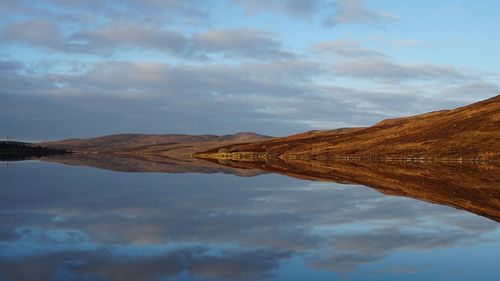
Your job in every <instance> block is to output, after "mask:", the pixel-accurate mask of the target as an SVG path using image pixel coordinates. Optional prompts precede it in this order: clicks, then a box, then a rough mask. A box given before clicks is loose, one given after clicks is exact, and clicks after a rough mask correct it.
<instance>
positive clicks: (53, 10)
mask: <svg viewBox="0 0 500 281" xmlns="http://www.w3.org/2000/svg"><path fill="white" fill-rule="evenodd" d="M0 5H3V6H4V7H5V11H8V13H7V12H6V13H4V15H5V16H6V17H11V16H12V15H13V14H14V15H23V16H35V17H38V18H40V19H45V20H58V21H62V22H64V23H67V24H72V25H75V24H76V25H83V24H92V23H95V22H97V21H99V20H101V21H102V20H105V21H106V20H120V21H127V22H136V23H145V22H146V23H151V24H156V25H161V24H165V23H167V24H172V23H176V22H184V23H190V24H202V23H203V24H207V23H210V20H211V18H210V6H209V5H207V2H206V1H200V0H189V1H180V0H168V1H156V0H127V1H121V2H108V1H96V0H89V1H67V0H44V1H34V0H21V1H16V3H15V4H13V3H0ZM131 11H133V12H131Z"/></svg>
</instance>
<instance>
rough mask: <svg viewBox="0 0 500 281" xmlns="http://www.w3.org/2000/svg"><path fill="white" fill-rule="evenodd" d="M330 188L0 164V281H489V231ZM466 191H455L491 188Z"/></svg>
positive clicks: (491, 224)
mask: <svg viewBox="0 0 500 281" xmlns="http://www.w3.org/2000/svg"><path fill="white" fill-rule="evenodd" d="M73 164H74V163H73ZM226 164H228V163H226ZM232 165H233V166H234V165H235V164H234V163H232ZM231 168H234V167H231ZM240 168H241V167H240ZM247 168H248V167H247ZM251 168H252V169H254V168H255V167H251ZM363 169H366V167H365V168H363ZM363 169H361V170H357V172H358V173H359V172H360V171H366V170H363ZM224 171H226V172H227V171H228V170H224ZM252 171H253V170H252ZM406 172H407V171H406ZM406 172H405V173H406ZM415 173H416V174H419V175H422V174H424V175H425V173H424V172H423V170H416V172H415ZM359 174H360V176H361V173H359ZM378 174H379V175H383V174H380V173H378ZM472 174H474V171H472V172H471V175H472ZM306 176H307V177H309V178H311V175H306ZM343 177H344V178H342V179H339V180H338V181H345V182H349V183H351V184H349V185H343V184H339V183H332V182H315V181H300V180H296V179H293V178H287V177H282V176H279V175H272V174H267V175H260V176H256V177H235V176H232V175H224V174H194V173H187V174H167V173H155V174H152V173H120V172H112V171H107V170H99V169H93V168H86V167H73V166H63V165H59V164H51V163H40V162H18V163H13V164H10V165H9V167H8V168H1V169H0V182H1V190H0V193H1V194H0V221H1V223H0V240H1V242H0V280H35V279H36V280H82V279H85V280H164V279H168V278H176V280H177V279H180V280H200V279H202V280H219V279H223V280H305V279H309V280H321V279H328V280H331V279H341V278H343V279H346V280H379V279H380V278H381V277H382V276H383V277H384V280H423V279H425V280H448V279H453V280H470V279H475V278H477V277H478V276H481V280H496V278H497V277H498V274H499V273H500V271H499V269H498V266H497V261H498V260H499V259H500V230H499V227H498V226H499V225H498V223H497V222H495V221H494V220H491V219H488V218H485V217H481V216H477V215H475V214H472V213H469V212H465V211H461V210H457V209H455V208H451V207H447V206H442V205H435V204H429V203H426V202H423V201H419V200H414V199H411V198H405V197H400V196H386V195H384V194H382V193H380V192H377V191H376V190H374V189H371V188H366V187H364V186H360V185H356V184H352V183H356V181H355V180H347V175H346V174H343ZM316 179H321V178H319V177H317V178H316ZM409 179H411V178H409ZM477 179H478V180H476V181H473V180H470V181H468V182H465V183H464V184H471V183H474V182H476V183H480V184H486V185H485V186H482V185H480V186H481V189H479V190H480V192H479V193H478V194H484V192H486V191H488V192H491V191H494V190H496V189H498V186H494V184H495V182H494V181H490V183H489V184H490V185H489V189H488V188H487V187H488V184H487V181H485V179H483V180H481V179H482V177H481V176H479V177H477ZM389 180H390V181H391V182H393V183H394V181H396V180H395V178H394V177H392V178H389ZM434 180H436V179H434ZM490 180H494V178H493V179H490ZM457 182H458V181H457ZM369 183H370V182H369V181H366V183H365V184H366V185H368V184H369ZM424 183H425V182H424ZM442 183H443V187H444V188H443V189H444V190H447V189H446V188H445V187H446V184H445V182H442ZM358 184H359V182H358ZM408 184H409V185H411V184H414V183H410V182H409V183H408ZM492 184H493V185H492ZM438 194H441V195H440V196H441V197H440V198H444V197H443V196H444V195H446V193H438ZM443 194H444V195H443ZM491 194H496V193H491ZM463 198H465V197H463ZM464 200H465V199H464ZM494 200H498V198H491V202H493V201H494ZM450 205H451V204H450ZM494 206H495V205H490V206H489V207H488V206H487V207H488V208H489V210H494ZM455 207H456V206H455ZM478 213H479V212H478ZM488 214H491V213H488ZM483 215H484V214H483ZM489 217H490V218H491V216H489ZM464 264H466V265H467V267H464V266H460V265H464Z"/></svg>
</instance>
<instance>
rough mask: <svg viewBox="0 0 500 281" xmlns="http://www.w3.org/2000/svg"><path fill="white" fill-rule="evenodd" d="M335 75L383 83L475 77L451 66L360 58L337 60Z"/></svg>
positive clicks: (454, 79) (466, 79)
mask: <svg viewBox="0 0 500 281" xmlns="http://www.w3.org/2000/svg"><path fill="white" fill-rule="evenodd" d="M333 69H334V72H335V73H336V74H337V75H341V76H348V77H354V78H360V79H369V80H376V81H380V82H384V83H393V82H398V83H399V82H403V81H426V80H427V81H429V80H430V81H436V80H438V81H472V80H476V79H477V78H476V77H475V75H472V74H466V73H463V72H462V71H460V70H458V69H457V68H455V67H453V66H441V65H435V64H432V63H399V62H395V61H392V60H390V59H381V58H362V59H357V60H338V61H336V62H335V63H334V64H333Z"/></svg>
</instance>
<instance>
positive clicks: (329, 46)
mask: <svg viewBox="0 0 500 281" xmlns="http://www.w3.org/2000/svg"><path fill="white" fill-rule="evenodd" d="M311 49H312V50H313V51H317V52H324V53H332V54H334V55H336V56H339V57H347V58H383V57H386V56H385V55H384V54H382V53H380V52H377V51H373V50H369V49H365V48H362V47H360V46H359V44H358V43H357V42H356V41H351V40H337V41H332V42H320V43H316V44H314V45H312V46H311Z"/></svg>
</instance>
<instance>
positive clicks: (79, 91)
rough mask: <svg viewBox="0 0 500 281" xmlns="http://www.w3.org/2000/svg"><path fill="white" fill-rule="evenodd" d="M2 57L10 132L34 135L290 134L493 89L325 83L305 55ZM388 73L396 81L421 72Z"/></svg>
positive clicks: (361, 122)
mask: <svg viewBox="0 0 500 281" xmlns="http://www.w3.org/2000/svg"><path fill="white" fill-rule="evenodd" d="M2 65H3V70H1V72H0V73H4V75H1V76H0V81H1V82H2V89H1V90H0V95H1V96H2V103H1V104H0V109H1V110H0V116H1V118H0V120H1V121H0V124H1V125H2V126H1V128H2V132H0V134H3V135H5V134H9V135H14V136H17V137H22V138H31V139H33V138H34V139H41V138H42V139H48V138H49V139H54V138H67V137H84V136H96V135H102V134H111V133H120V132H145V133H147V132H150V133H152V132H156V133H168V132H176V133H194V134H199V133H216V134H227V133H234V132H237V131H241V130H244V131H257V132H260V133H264V134H269V135H284V134H291V133H295V132H298V131H302V130H309V129H312V128H323V129H327V128H330V129H331V128H337V127H346V126H367V125H370V124H373V123H375V122H377V121H380V120H381V119H385V118H389V117H396V116H402V115H411V114H416V113H423V112H426V111H430V110H437V109H441V108H449V107H452V106H459V105H464V104H466V103H469V102H472V101H477V100H479V99H481V98H486V97H488V96H491V95H493V93H490V94H488V93H486V92H485V93H484V94H483V96H480V95H478V94H477V92H476V94H475V95H472V94H471V95H470V96H467V97H466V98H461V99H458V98H457V97H456V96H453V95H452V94H444V93H443V92H439V91H438V92H437V93H439V94H440V96H439V97H432V95H428V91H427V88H428V89H431V90H433V89H434V91H436V90H435V88H436V86H432V85H431V86H432V87H431V86H429V87H425V88H422V87H420V86H414V85H411V84H407V83H405V84H394V83H392V84H387V85H385V86H383V87H381V86H378V87H375V88H373V87H367V88H366V89H363V88H358V89H353V88H349V87H341V86H335V85H330V84H329V83H328V84H326V85H323V84H320V83H318V82H317V80H318V79H325V78H327V79H328V78H329V77H330V76H329V75H332V74H331V73H330V72H328V71H329V70H328V69H327V67H326V66H325V65H323V64H321V63H317V62H314V61H308V60H297V59H294V60H279V61H269V62H253V63H240V64H238V65H232V64H203V65H197V64H177V65H170V64H164V63H158V62H127V61H102V62H98V63H96V64H94V65H93V66H91V67H90V69H89V70H87V71H83V72H81V71H80V72H77V73H74V74H65V75H61V74H57V75H56V74H45V75H32V74H29V73H27V70H26V66H23V65H21V64H20V63H19V62H11V61H4V62H3V64H2ZM368 70H369V69H368ZM360 71H361V70H360ZM7 73H8V74H7ZM377 75H379V76H380V75H381V74H380V73H377ZM384 75H385V76H386V77H384V79H386V80H389V79H392V80H391V81H393V80H394V79H396V78H397V79H403V78H405V79H410V78H411V77H409V76H410V74H408V73H407V76H408V77H399V75H400V74H399V73H397V74H394V75H396V78H391V77H388V76H387V75H388V74H384ZM365 76H366V75H365ZM361 78H363V77H361ZM363 79H366V78H363ZM378 79H382V78H378ZM428 79H431V77H429V78H428ZM435 79H440V77H437V78H435ZM431 82H432V81H431ZM467 83H468V81H465V82H463V81H458V83H457V85H466V84H467ZM472 86H473V85H471V89H470V91H471V93H472V92H473V87H472ZM438 90H439V89H438ZM433 93H434V92H433ZM61 116H63V118H61ZM159 117H161V118H159ZM236 124H237V126H236Z"/></svg>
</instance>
